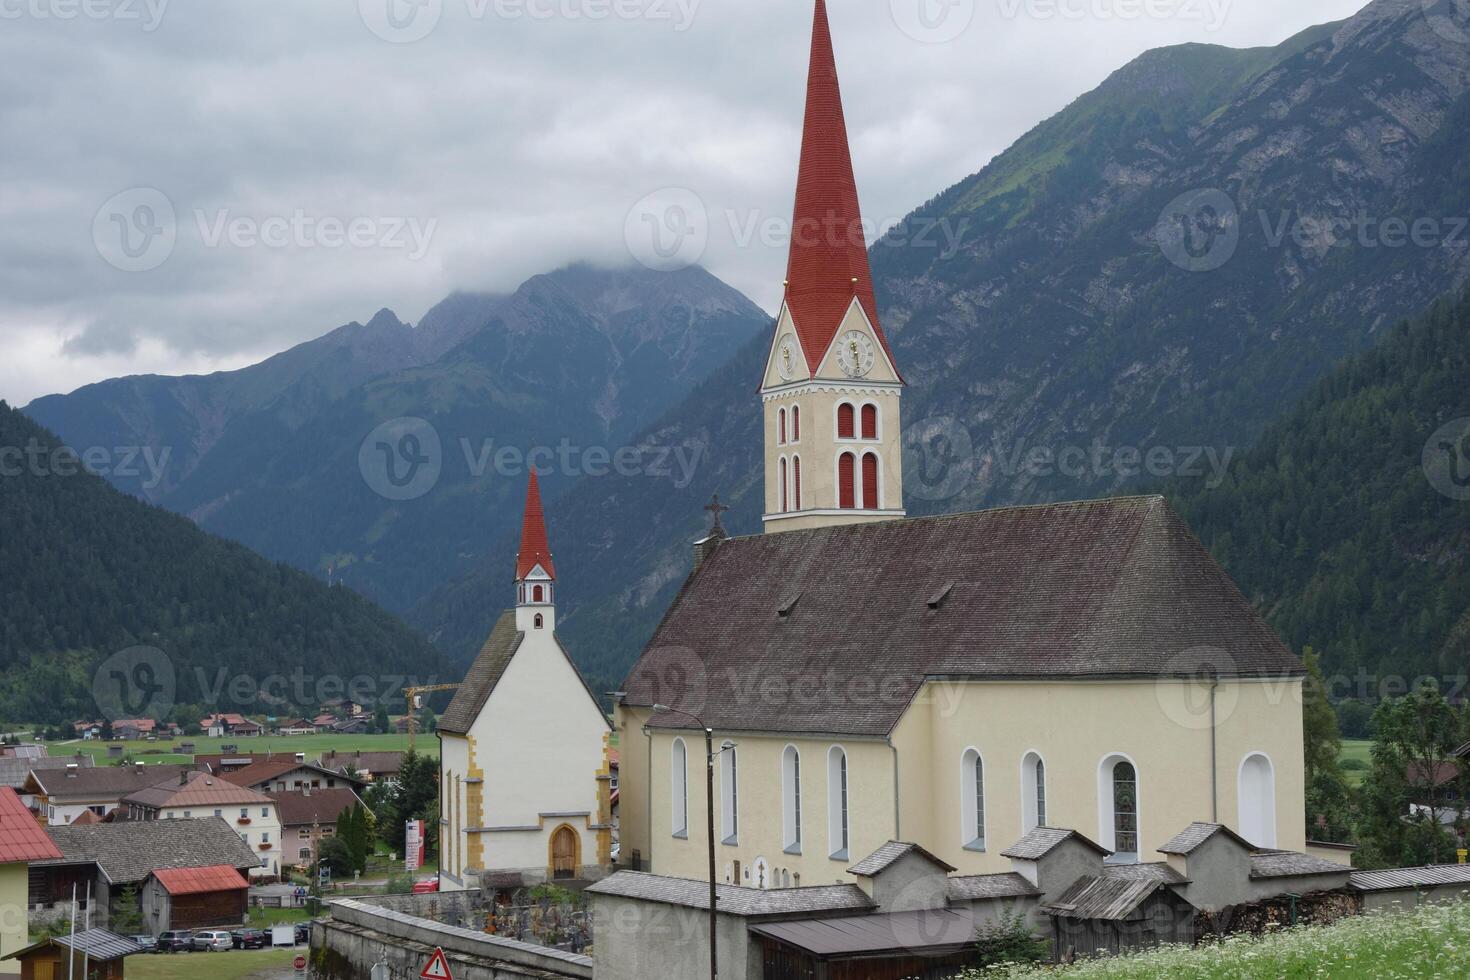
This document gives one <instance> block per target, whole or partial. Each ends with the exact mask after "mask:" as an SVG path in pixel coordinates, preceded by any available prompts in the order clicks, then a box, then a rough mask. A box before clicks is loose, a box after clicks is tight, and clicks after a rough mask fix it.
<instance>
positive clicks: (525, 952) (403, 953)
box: [311, 895, 592, 980]
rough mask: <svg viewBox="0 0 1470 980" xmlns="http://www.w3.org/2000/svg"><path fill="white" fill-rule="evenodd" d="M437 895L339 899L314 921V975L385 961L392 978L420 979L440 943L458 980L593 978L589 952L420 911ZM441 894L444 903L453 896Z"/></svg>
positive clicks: (353, 974)
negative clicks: (578, 952) (468, 925)
mask: <svg viewBox="0 0 1470 980" xmlns="http://www.w3.org/2000/svg"><path fill="white" fill-rule="evenodd" d="M433 897H436V896H428V895H416V896H400V897H397V898H395V899H391V900H389V901H390V902H391V903H392V904H394V905H403V906H407V909H403V908H390V907H385V905H383V904H376V903H375V904H369V903H367V902H360V901H355V900H352V899H342V900H340V901H336V902H332V903H331V906H330V908H331V913H332V916H331V918H330V919H324V920H318V921H317V922H315V923H313V924H312V929H311V964H312V970H313V973H314V976H315V977H316V978H317V980H361V978H365V977H368V976H370V975H371V973H372V969H373V967H374V965H376V964H378V963H380V962H381V963H386V964H387V966H388V969H389V976H390V977H391V978H393V980H398V978H416V977H418V975H419V972H420V971H421V970H422V969H423V968H424V966H425V965H426V964H427V963H428V962H429V958H430V956H432V955H433V952H434V949H435V948H436V947H437V948H441V949H443V950H444V953H445V956H446V957H447V958H448V960H449V965H450V970H451V971H452V972H453V974H454V976H455V980H521V978H536V980H555V978H575V980H591V977H592V960H591V958H589V957H586V956H577V955H575V954H572V953H563V952H560V951H559V950H554V949H546V948H544V947H540V946H532V945H529V944H527V943H520V942H516V941H515V940H511V939H500V938H497V937H495V936H487V935H485V934H484V933H482V932H476V931H473V930H470V929H464V928H461V927H459V926H452V925H447V924H445V923H443V922H435V921H433V920H432V919H427V918H422V917H420V916H418V915H415V914H413V911H415V910H417V909H418V908H419V904H418V903H419V902H421V901H423V900H427V899H430V898H433ZM437 897H438V899H439V901H440V902H446V899H447V898H448V896H437ZM382 901H383V900H379V902H382ZM424 904H425V905H427V902H424Z"/></svg>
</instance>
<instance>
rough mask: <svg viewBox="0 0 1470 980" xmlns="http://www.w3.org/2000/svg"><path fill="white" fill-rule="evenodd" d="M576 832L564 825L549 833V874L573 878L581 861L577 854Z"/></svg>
mask: <svg viewBox="0 0 1470 980" xmlns="http://www.w3.org/2000/svg"><path fill="white" fill-rule="evenodd" d="M577 843H578V842H577V832H576V831H575V830H573V829H572V828H570V827H567V826H565V825H563V826H561V827H558V828H556V832H555V833H554V834H552V835H551V876H552V877H553V878H575V877H576V876H577V866H578V865H579V864H580V863H581V862H580V861H579V860H578V854H577Z"/></svg>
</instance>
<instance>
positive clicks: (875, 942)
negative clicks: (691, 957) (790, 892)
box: [750, 908, 979, 980]
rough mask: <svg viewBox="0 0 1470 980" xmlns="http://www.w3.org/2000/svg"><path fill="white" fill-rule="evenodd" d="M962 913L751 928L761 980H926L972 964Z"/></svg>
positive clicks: (967, 921) (971, 925) (970, 932)
mask: <svg viewBox="0 0 1470 980" xmlns="http://www.w3.org/2000/svg"><path fill="white" fill-rule="evenodd" d="M975 931H976V922H975V919H974V917H973V915H972V914H971V912H970V911H969V910H967V909H949V908H943V909H924V910H918V911H911V912H891V913H876V914H872V915H857V916H845V917H842V918H836V919H810V920H801V921H789V922H769V923H762V924H761V925H754V926H751V927H750V932H751V934H752V935H753V936H755V937H756V938H758V939H759V940H760V943H761V959H762V974H761V975H762V977H764V980H908V978H916V980H931V978H939V977H951V976H954V974H956V973H958V972H959V971H960V970H961V969H963V968H964V967H966V966H972V965H974V964H975V962H976V959H977V956H978V953H979V950H978V949H977V947H976V945H975Z"/></svg>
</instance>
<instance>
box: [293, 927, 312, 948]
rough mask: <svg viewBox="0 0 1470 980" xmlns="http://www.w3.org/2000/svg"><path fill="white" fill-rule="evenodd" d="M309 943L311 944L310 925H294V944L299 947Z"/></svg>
mask: <svg viewBox="0 0 1470 980" xmlns="http://www.w3.org/2000/svg"><path fill="white" fill-rule="evenodd" d="M309 942H311V923H310V922H298V923H296V944H297V945H298V946H299V945H302V944H304V943H309Z"/></svg>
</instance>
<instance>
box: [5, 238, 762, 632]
mask: <svg viewBox="0 0 1470 980" xmlns="http://www.w3.org/2000/svg"><path fill="white" fill-rule="evenodd" d="M768 320H769V317H768V316H767V315H766V314H764V313H763V312H762V311H761V310H760V309H759V308H757V307H756V306H754V305H753V304H752V303H751V302H750V301H749V300H747V299H746V298H745V297H744V296H742V295H741V294H739V293H738V292H736V291H735V290H732V289H730V288H729V287H728V286H726V285H724V284H723V283H721V282H720V281H719V280H718V279H716V278H714V277H713V276H711V275H709V274H708V273H707V272H705V271H703V270H702V269H698V268H690V269H685V270H682V271H679V272H676V273H661V272H652V271H648V270H642V269H623V270H601V269H594V268H591V267H588V266H573V267H570V268H567V269H562V270H559V271H557V272H554V273H550V274H548V275H541V276H536V277H535V278H533V279H530V280H528V281H527V282H526V283H524V284H522V285H521V286H520V288H518V289H517V290H516V291H515V292H514V293H512V294H510V295H505V296H502V295H490V294H473V293H461V294H456V295H454V296H451V297H449V298H448V299H446V300H444V301H443V302H442V303H440V304H439V305H438V306H436V307H435V308H434V309H432V310H431V311H430V312H429V313H427V314H426V315H425V316H424V318H423V320H422V321H421V322H420V323H419V325H418V326H417V327H410V326H408V325H406V324H404V323H402V322H400V321H399V320H398V318H397V317H396V316H394V315H393V314H392V313H391V312H389V311H387V310H384V311H382V312H380V313H379V314H378V315H377V316H375V317H374V318H373V319H372V320H371V321H369V322H368V323H367V324H366V325H363V324H357V323H353V324H348V325H347V326H345V327H341V328H339V329H338V330H335V331H333V332H332V333H330V334H328V335H326V336H324V337H322V338H319V339H317V340H314V341H311V342H309V343H306V344H302V345H300V346H299V347H296V348H293V349H292V350H289V351H287V352H285V353H283V354H280V355H278V356H276V357H272V358H270V359H268V360H266V361H264V362H262V363H260V364H257V365H254V366H252V367H249V368H245V369H243V370H241V371H235V372H228V373H222V374H214V375H210V376H208V377H186V378H162V377H142V378H124V379H120V380H116V381H108V382H104V383H102V384H97V385H91V386H88V387H86V388H83V389H81V390H79V391H77V392H74V393H72V394H70V395H58V396H50V397H47V398H41V399H38V400H36V401H35V402H33V403H32V404H31V405H29V406H28V407H27V409H26V411H27V413H28V414H30V415H31V416H32V417H33V418H35V419H36V420H38V421H40V422H41V423H42V424H45V425H47V426H50V427H53V428H54V429H55V430H56V431H58V432H59V433H60V434H61V435H62V437H63V438H65V439H66V440H67V442H68V444H70V445H72V446H75V447H88V446H105V447H116V446H145V447H149V448H150V449H151V450H152V451H153V452H154V453H155V455H156V456H157V455H161V454H162V453H163V452H164V451H165V450H167V451H169V453H170V456H169V460H168V466H167V467H166V468H165V469H164V475H163V478H162V479H157V478H155V477H153V476H152V475H151V473H149V472H141V473H139V475H137V476H126V475H119V474H115V473H110V474H109V477H110V478H111V479H112V480H113V482H114V483H115V484H116V485H117V486H119V487H120V488H122V489H124V490H127V491H129V492H132V493H136V494H138V495H140V496H143V497H145V498H146V499H149V500H151V501H153V502H155V503H158V504H161V505H162V506H165V507H167V508H169V509H170V510H173V511H176V512H178V513H182V514H185V515H188V516H190V517H192V518H194V519H195V520H196V521H198V522H199V524H200V525H201V526H202V527H204V528H206V529H208V530H210V531H213V532H216V533H218V534H221V535H224V536H225V537H228V538H232V539H234V540H237V541H240V542H242V543H244V544H246V545H248V546H250V547H251V548H254V549H255V550H257V551H260V552H261V553H262V554H265V555H267V556H268V557H271V558H274V559H277V560H281V561H286V562H289V563H290V564H292V565H295V566H297V567H299V568H303V569H306V570H309V571H312V572H316V573H318V574H320V575H322V576H327V575H331V576H333V578H334V580H335V581H341V582H345V583H347V584H349V585H351V586H352V587H354V588H356V589H358V590H359V591H361V592H363V593H364V594H366V595H368V596H370V597H371V598H373V599H374V600H376V601H378V602H380V603H382V604H384V605H386V606H387V607H389V608H390V609H395V610H402V609H407V608H409V607H411V606H412V605H413V604H414V603H416V602H417V601H418V600H419V599H421V598H422V597H423V596H424V595H426V594H428V593H429V592H430V591H432V590H433V589H435V588H437V587H439V586H441V585H443V584H444V583H445V582H448V581H451V580H453V579H454V578H455V577H457V576H458V575H460V574H461V573H463V572H464V571H465V570H466V569H468V568H471V567H474V566H475V565H477V564H479V563H484V565H486V566H487V567H502V566H504V565H505V562H506V561H507V560H508V556H509V555H512V554H514V548H513V546H511V547H510V548H509V550H505V549H501V550H498V551H497V550H493V549H494V548H495V546H496V545H497V544H499V543H500V542H502V541H503V540H504V539H505V535H506V534H508V533H509V532H510V531H511V530H512V529H513V528H514V527H515V522H516V521H517V520H518V518H519V509H518V505H517V502H518V501H519V500H520V499H521V497H522V495H523V494H524V491H525V480H526V476H527V466H528V465H532V464H534V465H537V466H538V468H541V469H542V476H543V482H544V484H545V486H546V492H547V494H548V496H551V495H554V494H555V493H556V492H557V491H558V490H559V489H561V488H564V487H565V486H567V485H569V484H570V483H571V482H572V481H573V480H575V479H576V477H577V476H578V475H579V474H580V473H581V472H582V471H583V470H592V471H595V470H597V469H600V468H601V467H604V466H616V465H622V466H624V467H625V468H627V469H630V470H632V469H639V468H642V467H645V466H648V465H652V464H653V463H654V462H656V460H654V459H652V458H649V459H640V460H636V461H635V460H633V459H632V458H631V456H627V455H625V456H624V457H621V458H620V459H621V462H619V457H617V451H618V450H619V449H620V448H621V447H622V446H623V444H624V443H625V442H626V441H627V440H628V439H629V438H630V437H631V436H632V435H633V434H634V433H635V432H636V431H638V430H639V429H640V428H642V427H644V426H646V425H647V424H648V423H649V422H651V421H652V420H653V419H656V418H657V417H658V416H659V414H660V413H661V412H663V411H665V410H666V409H667V408H668V407H669V406H671V405H673V404H675V403H677V402H678V401H679V399H681V398H682V397H683V396H684V395H686V394H687V393H688V392H690V391H691V390H692V389H693V388H694V387H695V386H696V385H698V384H699V383H700V382H702V381H703V380H704V379H705V377H706V376H707V375H708V374H710V373H711V372H712V371H713V370H714V369H715V368H716V367H717V366H718V365H720V364H721V363H723V362H724V361H726V360H728V358H729V356H730V354H731V353H732V352H733V351H734V350H736V349H737V348H738V347H739V346H740V345H742V344H744V343H745V342H746V341H748V340H749V339H750V338H751V337H752V336H754V335H755V334H757V333H759V332H761V331H762V330H764V328H765V326H766V324H767V322H768ZM538 449H539V450H540V453H539V454H537V455H534V456H532V455H531V454H532V452H533V451H535V450H538ZM604 457H606V458H604ZM548 468H549V469H550V472H547V469H548ZM494 595H495V593H494V592H493V591H492V592H490V593H489V594H487V595H482V596H480V597H479V601H480V602H488V603H490V605H489V606H487V607H486V608H487V609H498V608H500V607H499V606H498V605H495V600H494V599H493V598H492V597H493V596H494Z"/></svg>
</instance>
